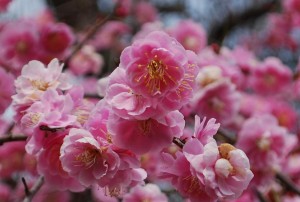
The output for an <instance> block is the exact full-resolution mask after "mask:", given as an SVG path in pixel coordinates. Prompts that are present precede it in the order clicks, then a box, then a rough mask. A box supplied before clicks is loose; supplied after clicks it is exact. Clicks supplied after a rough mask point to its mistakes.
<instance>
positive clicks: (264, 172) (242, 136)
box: [236, 114, 296, 185]
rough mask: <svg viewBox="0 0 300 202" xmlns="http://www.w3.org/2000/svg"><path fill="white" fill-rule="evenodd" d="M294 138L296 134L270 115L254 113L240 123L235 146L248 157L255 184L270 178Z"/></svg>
mask: <svg viewBox="0 0 300 202" xmlns="http://www.w3.org/2000/svg"><path fill="white" fill-rule="evenodd" d="M295 140H296V136H293V135H291V134H289V133H288V131H287V129H286V128H284V127H281V126H279V125H278V122H277V120H276V118H275V117H274V116H272V115H270V114H265V115H260V116H254V117H251V118H249V119H248V120H246V121H245V122H244V124H243V126H242V128H241V130H240V131H239V133H238V140H237V143H236V146H237V147H238V148H241V149H242V150H243V151H244V152H245V153H246V154H247V156H248V157H249V160H250V163H251V165H252V168H251V169H252V171H253V172H254V174H255V177H254V183H255V184H258V185H264V184H266V183H267V182H269V181H270V180H271V179H272V177H273V176H274V174H275V171H276V170H280V169H281V167H282V164H283V162H284V161H283V160H284V159H285V158H286V157H287V155H288V153H289V152H290V151H291V150H292V149H293V147H294V146H295V144H296V141H295Z"/></svg>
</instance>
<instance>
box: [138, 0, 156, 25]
mask: <svg viewBox="0 0 300 202" xmlns="http://www.w3.org/2000/svg"><path fill="white" fill-rule="evenodd" d="M134 15H135V17H136V20H137V21H138V22H139V23H140V24H144V23H147V22H153V21H155V20H157V16H158V14H157V10H156V8H155V7H154V6H153V5H152V4H151V3H150V2H145V1H141V2H138V3H137V4H136V5H135V7H134Z"/></svg>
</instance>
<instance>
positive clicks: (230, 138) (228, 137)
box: [216, 128, 236, 144]
mask: <svg viewBox="0 0 300 202" xmlns="http://www.w3.org/2000/svg"><path fill="white" fill-rule="evenodd" d="M218 137H221V138H222V139H224V141H225V142H226V143H229V144H234V143H235V142H236V138H235V135H234V134H231V133H229V132H228V131H226V130H224V129H222V128H220V129H219V130H218V132H217V134H216V138H218Z"/></svg>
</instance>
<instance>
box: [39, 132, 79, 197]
mask: <svg viewBox="0 0 300 202" xmlns="http://www.w3.org/2000/svg"><path fill="white" fill-rule="evenodd" d="M67 132H68V131H65V132H63V133H60V134H55V135H52V136H51V137H50V138H47V140H46V141H47V142H45V144H44V147H43V148H42V150H41V151H40V152H39V153H38V156H37V169H38V173H39V174H40V175H43V176H44V177H45V181H46V182H47V184H49V185H50V186H52V187H53V188H54V189H55V190H60V191H64V190H70V191H75V192H78V191H83V190H84V186H82V185H81V184H80V183H79V181H78V180H77V179H76V178H74V177H71V176H70V175H69V174H68V173H67V172H66V171H65V170H64V169H63V166H62V163H61V161H60V148H61V146H62V144H63V140H64V137H65V136H66V134H67Z"/></svg>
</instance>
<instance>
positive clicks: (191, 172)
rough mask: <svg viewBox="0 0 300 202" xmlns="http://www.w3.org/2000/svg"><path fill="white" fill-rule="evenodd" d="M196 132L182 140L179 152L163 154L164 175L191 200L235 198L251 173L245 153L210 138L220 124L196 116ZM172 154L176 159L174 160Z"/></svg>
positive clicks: (247, 181) (249, 178)
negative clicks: (164, 162) (201, 119)
mask: <svg viewBox="0 0 300 202" xmlns="http://www.w3.org/2000/svg"><path fill="white" fill-rule="evenodd" d="M195 121H196V122H195V123H196V124H195V133H194V136H193V137H192V138H190V139H185V141H184V142H185V143H184V146H183V148H182V151H178V152H177V153H176V155H175V156H173V157H171V156H169V155H168V154H165V155H164V158H165V161H166V164H165V167H163V168H164V171H163V174H162V177H163V178H167V179H171V182H172V184H173V185H174V186H175V188H176V189H178V191H179V192H180V193H181V194H183V195H184V196H187V197H188V198H189V199H190V200H191V201H199V200H204V199H205V201H217V199H236V198H238V197H239V196H240V195H241V194H242V192H243V191H244V190H245V189H247V187H248V185H249V183H250V181H251V179H252V178H253V173H252V172H251V170H250V163H249V160H248V158H247V156H246V155H245V153H244V152H243V151H241V150H239V149H236V148H235V147H234V146H232V145H230V144H227V143H223V144H221V145H219V146H218V145H217V143H216V141H215V140H214V139H213V135H215V134H216V132H217V130H218V128H219V125H218V124H215V120H213V119H211V120H209V121H208V122H207V123H206V125H205V127H204V123H205V119H204V120H203V121H202V122H200V119H199V117H197V116H196V119H195ZM174 157H175V159H174Z"/></svg>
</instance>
